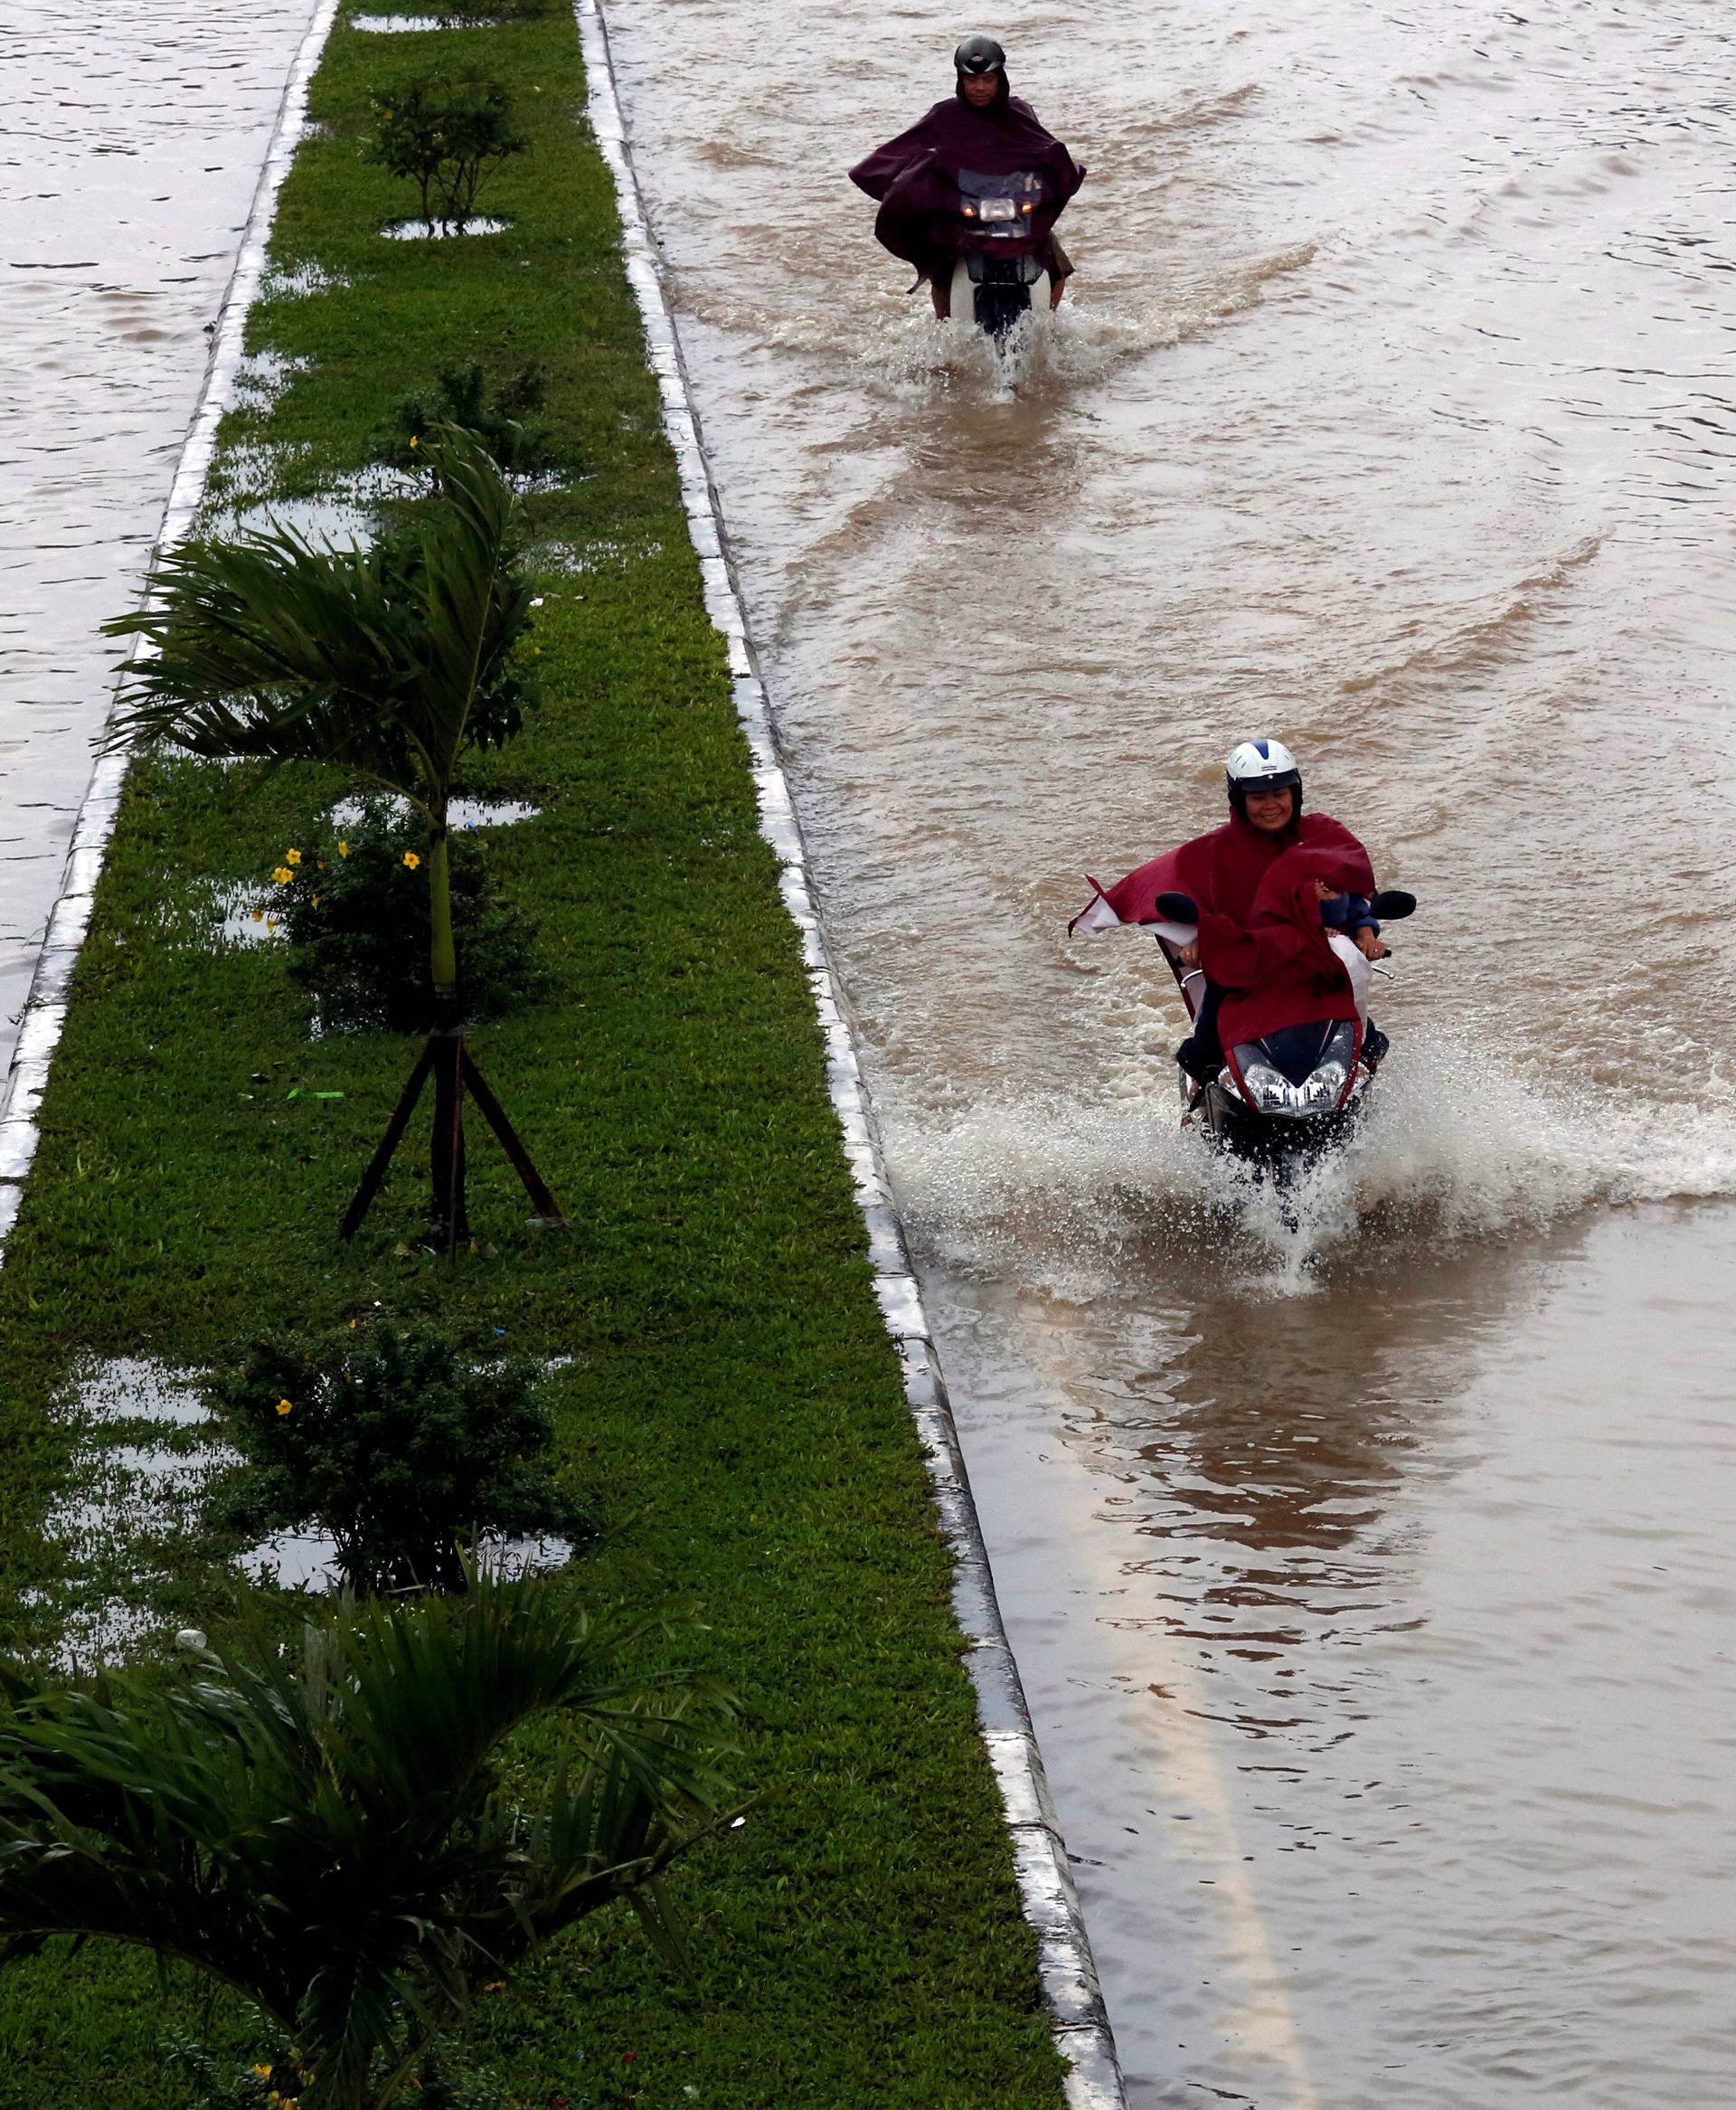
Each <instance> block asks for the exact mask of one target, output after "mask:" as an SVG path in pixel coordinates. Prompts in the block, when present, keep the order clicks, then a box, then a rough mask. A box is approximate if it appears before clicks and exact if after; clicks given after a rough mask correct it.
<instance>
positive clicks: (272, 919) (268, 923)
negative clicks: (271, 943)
mask: <svg viewBox="0 0 1736 2110" xmlns="http://www.w3.org/2000/svg"><path fill="white" fill-rule="evenodd" d="M265 927H266V929H267V930H268V931H275V930H276V929H277V927H278V919H277V918H276V916H267V918H266V919H265Z"/></svg>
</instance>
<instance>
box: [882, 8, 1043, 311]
mask: <svg viewBox="0 0 1736 2110" xmlns="http://www.w3.org/2000/svg"><path fill="white" fill-rule="evenodd" d="M953 65H954V68H955V69H956V71H957V74H958V80H957V85H956V87H955V90H954V92H953V94H952V95H951V96H950V97H948V99H946V100H945V101H944V102H938V103H936V104H935V106H934V108H933V109H931V110H929V113H928V115H927V116H926V117H925V118H920V120H919V121H918V122H917V123H916V124H914V125H912V126H911V127H910V129H909V130H908V131H905V132H901V133H900V134H899V135H898V137H897V138H895V139H889V140H888V141H887V142H886V144H885V146H883V147H876V149H875V150H874V152H873V153H872V154H871V155H869V156H867V158H866V159H865V160H863V161H859V162H858V163H857V164H856V166H854V168H853V169H852V170H851V171H850V180H851V182H852V183H853V184H854V185H857V187H858V188H859V189H862V190H864V191H866V192H867V194H868V195H869V196H870V197H871V198H873V200H874V201H875V202H876V203H878V204H879V206H880V213H879V214H878V216H877V217H876V219H875V222H874V234H875V237H876V239H877V240H878V241H880V243H881V245H882V247H883V248H885V249H889V250H891V251H892V254H893V255H894V256H895V257H902V258H903V259H904V260H906V261H907V262H909V263H912V264H914V265H915V266H916V271H917V278H916V284H917V285H918V286H920V285H921V284H922V282H923V281H924V280H925V279H926V280H927V281H928V285H929V293H930V295H931V296H932V298H933V301H934V312H935V314H936V315H937V316H939V317H940V319H941V320H942V321H943V322H944V321H945V320H946V319H947V318H948V316H949V315H950V314H951V312H952V274H953V267H954V264H955V263H956V261H957V260H958V239H959V236H958V229H959V227H960V224H961V209H960V205H959V196H958V175H959V173H960V171H962V170H976V171H981V172H984V173H986V174H988V175H1014V174H1024V173H1030V174H1032V175H1036V176H1038V177H1040V178H1041V179H1042V194H1041V199H1040V202H1038V203H1036V204H1035V205H1034V207H1033V211H1032V213H1031V214H1030V224H1029V226H1028V227H1027V228H1025V229H1024V232H1023V240H1022V241H1021V243H1020V245H1019V246H1021V247H1024V248H1025V249H1026V250H1027V251H1028V252H1029V253H1031V254H1033V255H1034V256H1035V257H1036V258H1037V259H1038V260H1039V261H1040V263H1041V264H1042V266H1043V270H1045V271H1046V272H1047V273H1048V275H1049V305H1050V307H1051V308H1059V307H1060V306H1061V293H1062V290H1063V289H1064V287H1065V285H1066V281H1067V279H1069V277H1070V276H1071V273H1072V270H1073V266H1072V263H1071V260H1069V258H1068V256H1067V252H1066V251H1064V250H1063V249H1062V248H1061V244H1060V242H1059V241H1057V240H1056V239H1055V232H1054V223H1055V222H1056V220H1057V219H1058V218H1059V217H1060V215H1061V210H1062V208H1063V207H1064V206H1065V204H1066V203H1067V201H1068V200H1069V199H1070V198H1071V196H1072V194H1073V193H1074V192H1075V191H1076V190H1078V188H1079V186H1080V184H1081V183H1083V182H1084V180H1085V171H1084V169H1083V168H1082V167H1080V166H1079V165H1078V164H1077V163H1076V162H1075V161H1074V160H1073V157H1072V156H1071V154H1069V153H1068V151H1067V149H1066V148H1065V147H1063V146H1062V145H1061V141H1060V140H1059V139H1057V138H1056V137H1054V135H1053V134H1052V132H1049V131H1046V130H1045V129H1044V128H1043V126H1042V125H1041V124H1040V123H1039V122H1038V121H1037V116H1036V112H1035V111H1034V110H1033V109H1032V108H1031V106H1030V104H1029V103H1027V102H1024V101H1021V100H1020V99H1019V98H1018V97H1017V96H1015V95H1014V94H1013V93H1012V91H1011V90H1010V89H1009V88H1008V86H1007V80H1006V53H1005V52H1004V51H1003V50H1002V49H1001V47H1000V45H999V44H997V43H995V40H994V38H993V37H986V36H968V37H967V38H966V39H965V41H964V43H961V44H960V45H959V46H958V50H957V51H956V52H954V53H953ZM1000 246H1002V247H1003V248H1005V246H1006V245H1005V244H1004V243H1003V244H1002V245H1000ZM911 291H912V292H914V291H915V287H912V288H911Z"/></svg>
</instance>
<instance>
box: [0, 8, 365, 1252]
mask: <svg viewBox="0 0 1736 2110" xmlns="http://www.w3.org/2000/svg"><path fill="white" fill-rule="evenodd" d="M337 8H338V0H319V5H318V6H317V7H316V9H315V12H314V17H313V20H312V22H311V23H310V24H308V27H307V34H306V35H305V36H304V37H303V38H302V40H301V43H300V46H299V48H298V49H297V52H296V57H295V62H294V63H293V64H292V65H291V67H290V69H289V78H288V81H287V82H286V83H285V86H284V91H283V100H282V102H281V103H280V104H279V105H278V122H277V127H276V129H275V130H274V131H273V133H272V135H271V146H270V150H269V153H268V154H267V156H266V157H265V166H264V167H263V168H262V169H261V170H260V172H259V185H258V187H257V189H256V190H255V191H254V193H253V208H252V211H251V212H250V213H249V214H248V219H247V228H246V231H245V232H244V233H243V234H242V236H241V251H240V253H239V254H238V256H237V257H236V260H235V269H234V271H233V272H232V274H231V278H230V281H229V289H228V291H227V292H226V293H225V294H224V295H223V305H222V309H221V310H220V311H219V316H218V321H217V328H216V331H215V334H214V336H213V337H212V351H211V363H210V364H209V365H208V366H207V367H206V369H205V384H204V387H203V390H202V391H201V392H200V396H199V404H198V408H197V409H196V410H195V411H194V412H193V423H192V425H191V426H190V427H189V428H188V431H187V438H186V443H185V445H184V447H183V448H182V449H181V459H180V462H179V464H178V465H177V467H176V468H175V482H174V483H173V485H171V487H170V489H169V502H168V504H167V506H165V508H164V512H163V524H162V525H161V526H160V527H159V528H158V529H157V533H156V542H155V543H153V544H152V545H151V557H150V565H151V569H153V570H154V569H155V568H156V563H157V562H158V560H159V559H160V558H161V557H162V555H163V554H164V553H165V551H167V550H169V549H171V548H173V547H174V545H175V544H176V543H177V542H179V541H180V540H181V539H182V537H183V536H184V535H185V534H186V532H187V530H188V529H189V528H190V527H191V526H192V525H193V516H194V515H195V514H196V513H197V511H198V509H199V501H200V498H201V497H202V496H203V491H204V487H205V478H206V477H207V475H208V474H209V473H210V469H211V459H212V454H213V453H214V452H215V450H216V446H217V425H218V421H219V420H220V419H221V418H222V415H223V412H225V411H226V410H228V409H229V407H230V405H231V403H232V402H233V401H234V398H235V376H236V373H237V371H238V370H239V368H240V366H241V344H242V336H243V333H244V332H245V330H246V327H247V317H248V311H249V309H250V308H251V307H252V305H253V301H254V298H255V297H256V296H257V294H258V292H259V281H260V279H262V278H263V277H264V275H265V251H266V243H267V241H268V240H269V237H270V232H271V222H272V219H273V216H274V215H275V213H276V212H277V207H278V192H279V191H280V190H281V189H282V187H283V179H284V177H285V176H286V175H288V173H289V164H290V162H291V161H292V160H293V159H294V158H295V152H296V147H297V145H298V143H299V141H300V138H301V135H302V130H303V128H304V127H305V125H306V123H307V86H308V83H309V81H311V80H312V79H313V77H314V69H315V67H316V66H317V65H318V63H319V59H320V54H321V52H323V51H324V50H325V40H326V38H327V37H328V36H329V35H330V34H331V28H332V24H333V22H334V21H335V18H336V15H337ZM126 776H127V757H126V756H125V755H122V754H109V755H103V756H101V757H99V760H98V762H97V764H96V767H95V769H94V770H93V771H91V776H90V784H89V786H88V787H87V788H86V790H85V794H84V800H83V802H82V804H81V805H80V808H79V818H78V820H77V822H76V823H75V825H74V827H73V830H72V844H71V848H70V849H69V851H68V852H67V858H66V869H65V871H64V872H63V873H62V874H61V890H60V893H59V894H57V895H56V896H55V901H54V906H53V908H52V911H51V912H50V914H49V919H48V930H47V933H46V935H45V936H44V938H43V940H42V952H41V955H40V956H39V958H38V960H37V961H36V972H35V973H34V975H33V977H32V978H31V984H30V994H29V996H28V997H27V998H25V999H24V1019H23V1022H22V1024H21V1026H20V1028H19V1034H18V1041H17V1045H16V1046H15V1047H14V1049H13V1055H12V1066H11V1069H10V1070H9V1071H8V1073H7V1075H6V1091H5V1103H4V1105H0V1260H4V1258H5V1241H6V1238H7V1237H8V1235H10V1233H11V1231H12V1227H13V1225H14V1224H15V1223H16V1222H17V1220H18V1208H19V1204H20V1203H21V1201H22V1200H23V1198H24V1178H25V1175H26V1174H27V1173H28V1172H29V1170H30V1167H31V1160H32V1159H33V1158H34V1157H35V1155H36V1145H37V1142H38V1140H40V1138H39V1132H38V1130H37V1126H36V1113H37V1109H38V1108H39V1107H40V1106H41V1104H42V1093H43V1091H44V1089H45V1088H46V1086H47V1083H48V1071H49V1065H50V1064H51V1063H52V1061H53V1059H54V1050H55V1049H56V1047H58V1046H59V1045H60V1039H61V1027H63V1026H64V1025H65V1024H66V1002H67V991H68V989H70V988H71V981H72V970H73V969H74V968H75V967H76V966H77V965H78V960H79V953H80V950H81V949H82V947H83V944H84V941H85V938H86V936H87V934H88V933H89V932H90V907H91V901H92V897H93V895H94V894H95V891H96V885H97V875H98V874H99V872H100V871H101V869H102V860H103V856H104V854H105V852H106V851H107V850H108V847H109V837H110V836H111V835H112V834H113V833H114V830H115V818H116V816H117V815H118V812H119V811H120V789H121V785H122V784H123V783H124V782H125V781H126Z"/></svg>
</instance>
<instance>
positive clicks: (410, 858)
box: [404, 850, 422, 872]
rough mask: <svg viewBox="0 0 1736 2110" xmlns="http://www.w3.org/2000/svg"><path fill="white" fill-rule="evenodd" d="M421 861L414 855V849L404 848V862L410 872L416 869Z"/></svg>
mask: <svg viewBox="0 0 1736 2110" xmlns="http://www.w3.org/2000/svg"><path fill="white" fill-rule="evenodd" d="M421 861H422V860H421V859H420V857H419V856H417V855H416V853H415V851H414V850H406V851H405V852H404V862H405V864H406V865H408V866H410V870H411V871H412V872H413V871H414V870H415V869H416V867H417V866H418V865H420V863H421Z"/></svg>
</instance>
